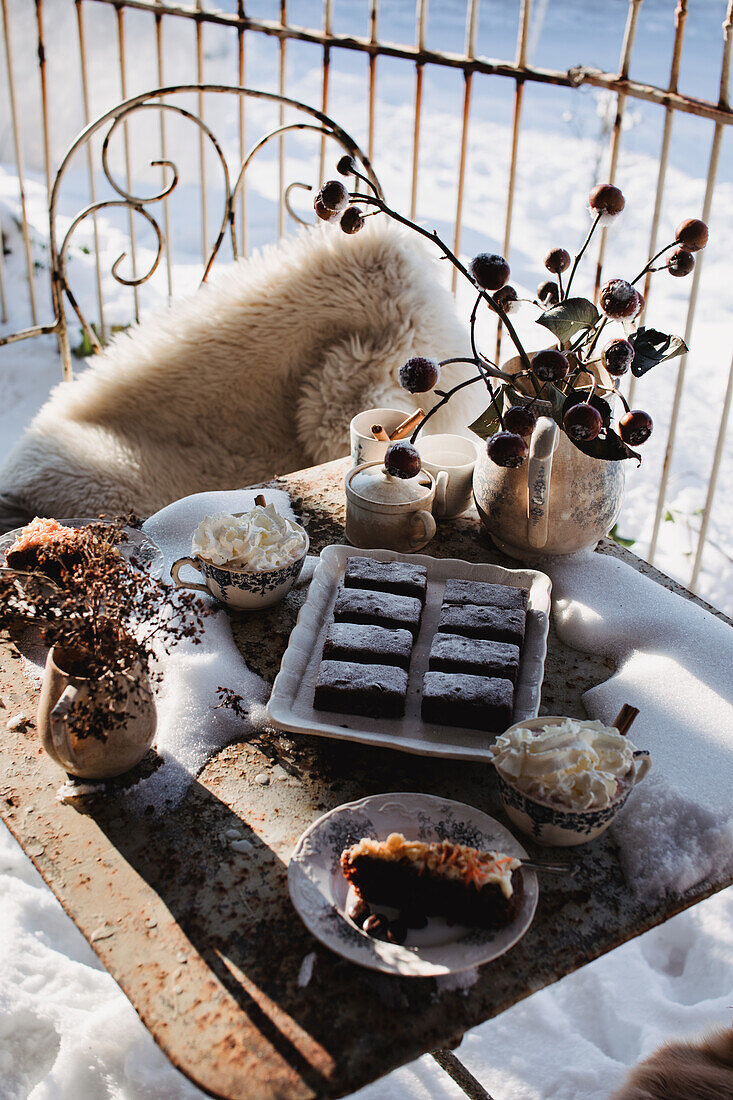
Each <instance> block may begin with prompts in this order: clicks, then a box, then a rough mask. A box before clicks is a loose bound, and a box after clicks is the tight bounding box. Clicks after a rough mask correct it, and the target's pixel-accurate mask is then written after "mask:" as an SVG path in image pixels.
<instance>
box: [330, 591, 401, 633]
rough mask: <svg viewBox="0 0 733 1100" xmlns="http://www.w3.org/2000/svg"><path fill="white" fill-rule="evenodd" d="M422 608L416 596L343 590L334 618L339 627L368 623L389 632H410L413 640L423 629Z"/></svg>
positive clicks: (337, 598) (339, 596)
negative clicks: (402, 630) (421, 624)
mask: <svg viewBox="0 0 733 1100" xmlns="http://www.w3.org/2000/svg"><path fill="white" fill-rule="evenodd" d="M421 614H422V604H421V603H420V601H419V600H416V599H415V597H414V596H396V595H395V594H394V593H393V592H369V591H366V590H364V589H362V588H342V589H340V591H339V593H338V596H337V597H336V604H335V606H334V609H333V617H334V619H335V621H336V622H337V623H367V624H369V625H371V626H385V627H387V629H388V630H400V629H402V628H404V629H406V630H409V631H410V633H411V634H412V636H413V638H414V637H415V636H416V635H417V632H418V630H419V629H420V616H421Z"/></svg>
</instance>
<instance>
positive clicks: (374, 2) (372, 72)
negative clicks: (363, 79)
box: [367, 0, 379, 160]
mask: <svg viewBox="0 0 733 1100" xmlns="http://www.w3.org/2000/svg"><path fill="white" fill-rule="evenodd" d="M378 19H379V0H371V3H370V5H369V41H370V42H372V43H373V44H376V43H377V42H378V38H377V21H378ZM376 93H377V55H376V54H375V53H370V54H369V130H368V137H367V152H368V154H369V159H370V160H374V114H375V101H376Z"/></svg>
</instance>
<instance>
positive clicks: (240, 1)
mask: <svg viewBox="0 0 733 1100" xmlns="http://www.w3.org/2000/svg"><path fill="white" fill-rule="evenodd" d="M237 12H238V14H239V18H240V23H239V26H238V27H237V80H238V82H239V86H240V88H243V87H244V72H245V52H244V26H243V25H242V24H243V22H244V0H237ZM246 98H247V97H246V96H243V95H241V96H240V97H239V162H240V164H241V162H242V161H243V160H244V158H245V155H246V154H245V148H246V133H245V103H246ZM239 202H240V215H239V217H240V226H239V232H240V236H241V239H242V247H241V250H240V255H241V256H246V255H247V186H246V184H244V183H243V184H242V190H241V191H240V196H239Z"/></svg>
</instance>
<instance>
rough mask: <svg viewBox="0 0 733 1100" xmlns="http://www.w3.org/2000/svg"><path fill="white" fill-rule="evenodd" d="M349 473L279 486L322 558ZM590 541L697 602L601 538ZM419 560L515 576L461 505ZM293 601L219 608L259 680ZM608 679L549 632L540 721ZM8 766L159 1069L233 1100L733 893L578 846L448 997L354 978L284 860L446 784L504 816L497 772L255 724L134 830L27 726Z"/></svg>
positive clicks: (572, 709)
mask: <svg viewBox="0 0 733 1100" xmlns="http://www.w3.org/2000/svg"><path fill="white" fill-rule="evenodd" d="M345 469H346V464H345V462H344V461H339V462H335V463H329V464H327V465H325V466H320V467H315V468H313V469H311V470H305V471H301V472H298V473H295V474H291V475H288V476H287V477H283V478H280V479H277V480H275V481H273V482H272V483H271V485H272V486H277V487H279V488H284V489H286V490H287V491H288V492H289V493H290V496H291V499H292V501H293V505H294V507H295V510H296V512H298V513H299V514H300V516H301V517H302V519H303V521H304V522H305V523H306V524H307V526H308V530H309V533H310V540H311V548H312V551H314V552H318V551H320V550H321V549H322V548H323V547H324V546H326V545H328V544H329V543H334V542H342V541H343V519H344V516H343V492H342V482H343V475H344V472H345ZM599 551H600V552H602V553H608V554H615V555H616V556H619V557H621V558H623V559H624V560H625V561H627V562H629V563H630V564H632V565H633V566H634V567H635V568H636V569H638V570H640V571H642V572H644V573H646V574H648V575H649V576H650V577H652V578H653V579H654V580H655V581H657V582H658V583H660V584H663V585H666V587H668V588H671V589H673V590H675V591H678V592H680V593H682V594H683V595H685V596H686V597H687V598H688V599H693V600H695V601H696V602H698V603H702V601H700V600H697V598H696V597H694V596H692V595H691V594H690V593H688V592H685V590H684V589H682V588H680V586H679V585H676V584H675V583H674V582H673V581H671V580H669V578H667V577H664V576H663V575H662V574H660V573H659V572H658V571H656V570H655V569H653V568H651V567H650V566H648V565H646V564H645V563H643V562H641V561H640V560H639V559H638V558H636V557H635V556H634V555H633V554H630V553H629V552H628V551H627V550H624V549H623V548H621V547H619V546H616V545H615V544H614V543H609V542H604V543H603V544H602V545H601V547H600V548H599ZM429 552H430V553H431V554H433V555H435V556H438V557H456V558H466V559H468V560H469V561H491V562H495V563H497V564H502V565H504V564H506V565H511V564H514V563H512V562H510V561H508V559H505V558H504V557H503V556H502V555H501V554H499V553H498V552H497V551H496V550H494V549H493V547H492V546H491V544H490V543H489V541H488V539H487V538H486V536H485V535H484V534H483V533H482V531H481V529H480V528H479V525H478V522H477V520H476V519H475V518H472V517H471V516H470V515H468V516H467V517H465V518H461V519H458V520H454V521H452V522H450V523H446V524H444V525H443V526H442V527H440V528H439V530H438V534H437V536H436V537H435V539H434V540H433V541H432V543H431V544H430V547H429ZM304 598H305V595H304V592H302V591H294V592H292V593H291V594H290V596H288V598H287V599H286V600H285V602H284V603H283V604H281V605H280V606H279V607H277V608H275V609H274V610H272V611H269V612H261V613H256V614H249V615H245V614H232V626H233V630H234V635H235V638H236V640H237V644H238V646H239V648H240V650H241V652H242V654H243V656H244V658H245V660H246V662H247V664H248V665H249V667H250V668H251V669H253V670H254V671H255V672H258V673H260V674H261V675H262V676H263V677H265V679H267V680H268V681H272V680H273V679H274V676H275V674H276V672H277V670H278V667H279V664H280V660H281V657H282V654H283V652H284V650H285V646H286V644H287V641H288V637H289V634H290V632H291V630H292V628H293V625H294V623H295V619H296V616H297V613H298V609H299V607H300V605H301V604H302V601H303V599H304ZM704 606H707V605H704ZM708 609H709V610H711V611H713V613H714V614H717V615H718V616H719V617H721V618H724V616H723V615H722V614H721V613H720V612H717V611H715V610H714V609H712V608H708ZM612 671H613V666H612V664H611V663H610V662H608V661H606V660H600V659H598V658H596V657H594V656H592V655H588V654H582V653H580V652H578V651H574V650H571V649H569V648H568V647H567V646H564V645H563V644H562V643H561V642H560V641H559V640H558V638H557V636H556V635H555V633H554V630H553V629H552V627H551V629H550V638H549V649H548V656H547V663H546V671H545V682H544V686H543V698H542V708H541V710H542V712H543V713H550V714H551V713H554V714H571V715H582V714H583V713H584V711H583V705H582V702H581V695H582V693H583V692H584V691H585V690H586V689H587V688H589V687H590V686H592V685H594V684H597V683H600V682H601V681H603V680H605V679H607V678H608V676H609V675H610V674H611V673H612ZM228 686H232V687H234V688H236V685H228ZM0 691H1V693H2V697H3V701H4V704H5V707H6V708H7V709H6V710H5V711H4V712H3V713H4V715H5V716H6V720H7V716H9V715H12V714H14V713H16V712H17V711H18V710H24V711H25V713H26V714H32V713H34V710H35V698H34V688H33V687H32V685H30V684H29V683H27V682H25V680H24V677H23V674H22V671H21V662H20V660H19V659H18V653H17V651H16V650H15V649H14V647H13V646H12V645H11V644H10V643H7V642H3V643H2V648H1V649H0ZM4 725H5V723H4V722H3V726H4ZM0 761H1V762H0V767H1V768H2V782H1V783H0V810H1V811H2V816H3V819H4V820H5V822H6V824H7V825H8V827H9V828H10V829H11V831H12V832H13V834H14V835H15V836H16V837H17V839H18V840H19V841H20V843H21V845H22V846H23V848H24V849H25V851H26V852H27V854H28V855H29V856H30V857H31V859H32V860H33V862H34V863H35V865H36V867H37V868H38V870H39V871H40V873H41V874H42V876H43V877H44V879H45V880H46V882H47V883H48V885H49V886H50V887H51V889H52V890H53V891H54V893H55V894H56V896H57V897H58V898H59V899H60V901H61V903H62V905H63V906H64V908H65V909H66V911H67V912H68V913H69V914H70V916H71V917H72V918H73V920H74V921H75V922H76V924H77V925H78V926H79V928H80V929H81V931H82V932H83V933H84V935H85V936H86V937H87V939H88V940H89V941H90V942H91V943H92V945H93V947H94V950H95V951H96V953H97V954H98V955H99V957H100V959H101V960H102V962H103V963H104V964H105V966H106V967H107V969H108V970H109V972H110V973H111V974H112V976H113V977H114V978H115V980H116V981H117V982H118V983H119V985H120V986H121V988H122V989H123V990H124V992H125V993H126V994H127V996H128V997H129V999H130V1001H131V1002H132V1004H133V1006H134V1007H135V1009H136V1011H137V1012H138V1014H139V1015H140V1017H141V1019H142V1020H143V1022H144V1023H145V1024H146V1026H147V1027H148V1028H149V1029H150V1031H151V1032H152V1034H153V1036H154V1038H155V1040H156V1041H157V1042H158V1044H159V1045H160V1046H161V1047H162V1049H163V1050H164V1051H165V1053H166V1054H167V1055H168V1057H169V1058H170V1060H171V1061H172V1062H173V1064H174V1065H175V1066H177V1067H178V1068H179V1069H180V1070H182V1071H183V1073H185V1074H186V1075H187V1076H188V1077H190V1078H191V1080H193V1081H194V1082H195V1083H196V1084H197V1085H199V1086H200V1087H201V1088H202V1089H204V1090H205V1091H207V1092H209V1093H210V1094H211V1095H212V1096H217V1097H226V1098H232V1100H234V1098H237V1100H239V1098H249V1100H252V1098H258V1100H269V1098H278V1100H296V1098H297V1100H305V1098H309V1097H320V1096H324V1097H326V1096H341V1095H343V1094H345V1093H348V1092H352V1091H354V1090H355V1089H357V1088H359V1087H361V1086H362V1085H365V1084H367V1083H368V1082H370V1081H372V1080H374V1079H375V1078H377V1077H379V1076H382V1075H383V1074H385V1073H387V1072H388V1071H389V1070H391V1069H393V1068H395V1067H396V1066H399V1065H401V1064H403V1063H405V1062H407V1061H410V1060H411V1059H413V1058H415V1057H417V1056H418V1055H420V1054H422V1053H424V1052H425V1051H428V1050H433V1049H434V1048H436V1047H449V1046H451V1045H454V1044H456V1043H457V1042H458V1041H459V1039H460V1036H461V1035H462V1033H463V1032H464V1031H465V1030H466V1029H467V1028H470V1027H472V1026H474V1025H475V1024H478V1023H480V1022H481V1021H483V1020H486V1019H487V1018H489V1017H491V1016H494V1015H496V1014H497V1013H499V1012H502V1011H503V1010H504V1009H506V1008H508V1007H509V1006H510V1005H512V1004H514V1003H515V1002H516V1001H519V1000H521V999H522V998H523V997H527V996H529V995H530V994H531V993H533V992H535V991H536V990H538V989H541V988H542V987H543V986H545V985H548V984H549V983H550V982H554V981H556V980H557V979H558V978H561V977H562V976H563V975H565V974H568V973H570V972H571V971H572V970H575V969H576V968H577V967H579V966H582V965H584V964H585V963H588V962H590V961H591V960H592V959H594V958H596V957H597V956H598V955H601V954H603V953H604V952H606V951H609V950H611V949H612V948H613V947H616V946H617V945H619V944H621V943H623V942H624V941H626V940H628V939H630V938H632V937H633V936H637V935H639V934H640V933H641V932H643V931H645V930H646V929H648V928H650V927H652V926H653V925H655V924H658V923H660V922H662V921H664V920H666V919H667V918H669V917H671V916H672V915H673V914H674V913H676V912H678V911H680V910H682V909H684V908H686V907H687V906H689V905H692V904H693V903H695V902H697V901H700V900H701V899H702V898H704V897H707V896H708V895H709V894H711V893H713V892H714V891H716V890H718V889H721V888H722V887H723V886H725V885H727V884H728V883H727V880H725V881H724V880H722V879H718V880H709V881H706V882H703V883H701V884H700V885H698V886H697V887H696V888H695V889H693V890H691V891H689V892H688V893H686V894H685V895H683V896H681V897H675V898H669V899H668V900H666V901H665V902H663V903H660V904H651V903H649V902H646V901H644V900H642V899H637V898H634V897H633V896H632V895H631V894H630V893H629V891H628V890H627V888H626V885H625V883H624V880H623V876H622V874H621V870H620V867H619V864H618V860H617V857H616V850H615V847H614V844H613V841H612V839H611V838H610V837H609V836H608V834H606V835H605V836H603V837H601V838H600V839H599V840H597V841H595V842H594V843H593V844H592V845H590V846H589V847H588V848H587V849H578V850H577V852H576V853H575V854H576V855H577V857H578V860H579V863H580V871H579V873H578V875H577V876H576V877H575V878H574V879H569V880H564V879H557V880H555V879H553V878H552V877H549V876H548V877H547V878H546V879H544V880H543V882H542V886H541V891H540V900H539V906H538V909H537V914H536V917H535V920H534V923H533V924H532V926H531V928H530V929H529V931H528V932H527V934H526V935H525V936H524V938H523V939H522V940H521V941H520V942H519V943H518V944H517V945H516V946H515V947H514V948H513V949H512V950H511V951H510V952H509V953H508V954H507V955H504V956H503V957H502V958H499V959H497V960H495V961H494V962H492V963H489V964H488V965H486V966H484V967H483V968H482V969H481V971H480V976H479V979H478V981H477V982H476V983H475V984H474V985H473V986H472V987H471V988H469V989H468V990H461V989H453V990H447V991H442V990H441V988H440V987H439V986H438V985H437V984H436V982H435V980H434V979H429V978H419V979H418V978H398V977H394V976H389V975H385V974H381V973H377V972H373V971H368V970H364V969H361V968H359V967H357V966H355V965H353V964H351V963H349V962H346V961H345V960H344V959H342V958H340V957H339V956H338V955H335V954H332V953H331V952H330V951H329V950H328V949H327V948H325V947H322V946H321V945H320V944H319V943H317V942H316V941H315V940H314V939H313V938H312V937H311V935H310V934H309V933H308V932H307V930H306V929H305V927H304V925H303V924H302V923H301V921H300V919H299V917H298V915H297V913H296V912H295V910H294V909H293V907H292V905H291V903H290V899H289V895H288V890H287V882H286V877H287V864H288V857H289V855H290V852H291V850H292V848H293V846H294V844H295V841H296V839H297V837H298V836H299V835H300V833H301V832H302V831H303V829H305V827H306V826H307V825H309V824H310V823H311V822H312V821H313V820H314V819H315V818H316V817H318V816H319V815H320V814H322V813H323V812H325V811H326V810H328V809H331V808H332V807H334V806H337V805H339V804H340V803H343V802H347V801H350V800H351V799H355V798H360V797H363V796H365V795H368V794H372V793H376V792H379V791H388V790H394V791H398V790H416V791H425V792H429V793H433V794H440V795H444V796H446V797H449V798H453V799H457V800H459V801H463V802H468V803H470V804H472V805H474V806H477V807H479V808H480V809H482V810H485V811H486V812H488V813H489V814H492V815H494V816H498V817H499V818H500V819H501V817H502V813H501V810H500V809H499V802H498V793H497V790H496V785H495V781H494V778H493V774H492V769H491V768H490V767H489V766H486V767H477V766H476V765H475V764H463V763H459V762H451V763H450V764H446V761H444V760H432V759H430V758H427V757H417V756H408V755H406V754H403V753H400V752H396V751H390V750H378V749H374V748H370V747H365V746H358V745H355V744H350V743H344V742H333V741H329V740H327V739H319V738H306V737H299V736H296V735H284V734H278V733H277V732H275V731H264V732H262V733H261V734H259V735H257V736H256V737H253V738H251V739H249V740H246V741H241V742H239V743H235V744H232V745H230V746H229V747H227V748H225V749H224V750H223V751H221V752H220V753H218V755H217V756H215V757H214V758H213V759H212V760H210V761H209V763H208V764H207V765H206V767H205V768H204V769H203V771H202V772H201V774H200V775H199V776H198V779H197V780H196V781H194V782H193V783H192V784H191V786H190V788H189V789H188V792H187V794H186V796H185V797H184V798H183V800H182V801H181V802H180V803H179V804H178V805H177V806H176V807H175V808H174V809H173V810H172V811H171V812H170V813H169V814H167V815H166V816H165V817H163V818H162V819H161V818H160V817H155V818H153V817H152V816H150V817H146V816H145V815H143V816H142V817H141V818H139V819H137V820H131V819H129V818H126V817H122V816H120V807H119V804H118V803H117V800H116V797H115V790H114V784H111V789H110V791H109V792H108V794H107V796H106V798H105V800H104V801H103V802H102V800H99V799H96V800H93V803H94V804H93V808H90V809H89V810H88V811H87V812H86V813H81V812H79V811H78V810H77V809H74V808H72V807H71V806H68V805H62V804H60V803H59V802H58V801H57V800H56V792H57V790H58V787H59V779H60V773H59V771H58V769H57V767H56V766H55V765H54V764H53V763H52V762H51V761H50V759H49V758H48V757H47V756H45V754H44V753H43V751H42V750H41V749H40V747H39V744H38V741H37V738H36V735H35V730H34V728H33V726H32V724H31V725H30V726H29V727H28V728H26V729H25V730H23V729H20V730H4V732H3V737H2V746H1V748H0ZM116 782H119V781H116ZM30 809H32V812H27V811H29V810H30ZM232 828H236V829H237V830H238V831H239V833H240V834H241V836H242V838H243V839H244V840H246V841H248V842H249V843H246V844H238V845H237V846H236V847H238V848H240V849H242V851H240V852H237V851H234V850H233V849H232V848H231V846H230V845H227V844H226V841H224V840H223V838H224V837H225V836H226V832H227V830H228V829H232ZM523 842H524V843H526V844H527V847H528V848H529V849H530V853H531V854H532V853H534V854H537V853H539V852H540V851H544V852H545V853H547V849H544V850H541V849H536V848H535V847H534V846H533V845H532V843H531V842H528V841H523ZM312 952H313V953H315V965H314V967H313V972H312V978H311V980H310V981H309V982H308V983H307V984H306V985H303V984H300V983H299V980H298V979H299V975H300V970H301V966H302V964H303V960H304V959H305V957H306V956H307V955H309V954H310V953H312Z"/></svg>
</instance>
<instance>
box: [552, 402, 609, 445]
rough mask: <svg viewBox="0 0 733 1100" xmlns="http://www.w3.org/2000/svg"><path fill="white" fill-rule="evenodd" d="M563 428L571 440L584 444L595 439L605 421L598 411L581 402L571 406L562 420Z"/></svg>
mask: <svg viewBox="0 0 733 1100" xmlns="http://www.w3.org/2000/svg"><path fill="white" fill-rule="evenodd" d="M562 424H563V427H564V429H565V431H566V433H567V434H568V435H569V436H570V438H571V439H574V440H575V442H576V443H582V442H583V441H588V440H591V439H595V438H596V436H597V435H598V434H599V433H600V430H601V428H602V427H603V420H602V419H601V414H600V413H599V411H598V409H594V408H593V406H592V405H588V404H587V403H586V402H585V401H581V402H580V403H579V404H577V405H571V406H570V408H569V409H568V411H567V412H566V413H565V416H564V417H563V419H562Z"/></svg>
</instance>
